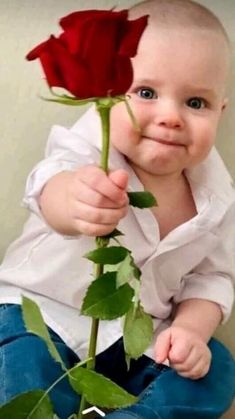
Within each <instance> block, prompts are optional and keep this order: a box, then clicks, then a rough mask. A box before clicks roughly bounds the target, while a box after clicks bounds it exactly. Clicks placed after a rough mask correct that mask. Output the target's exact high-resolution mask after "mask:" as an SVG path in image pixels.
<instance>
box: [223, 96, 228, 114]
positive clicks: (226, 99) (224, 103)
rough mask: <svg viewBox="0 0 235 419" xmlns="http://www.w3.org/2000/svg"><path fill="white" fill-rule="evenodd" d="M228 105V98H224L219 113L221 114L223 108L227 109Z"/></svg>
mask: <svg viewBox="0 0 235 419" xmlns="http://www.w3.org/2000/svg"><path fill="white" fill-rule="evenodd" d="M227 105H228V98H227V97H226V98H224V100H223V102H222V106H221V112H223V111H224V110H225V108H227Z"/></svg>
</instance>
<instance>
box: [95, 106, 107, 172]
mask: <svg viewBox="0 0 235 419" xmlns="http://www.w3.org/2000/svg"><path fill="white" fill-rule="evenodd" d="M96 109H97V111H98V112H99V115H100V118H101V125H102V150H101V161H100V167H101V168H102V169H103V170H104V171H105V172H106V173H107V172H108V158H109V138H110V111H111V106H110V107H107V106H102V105H100V104H97V107H96Z"/></svg>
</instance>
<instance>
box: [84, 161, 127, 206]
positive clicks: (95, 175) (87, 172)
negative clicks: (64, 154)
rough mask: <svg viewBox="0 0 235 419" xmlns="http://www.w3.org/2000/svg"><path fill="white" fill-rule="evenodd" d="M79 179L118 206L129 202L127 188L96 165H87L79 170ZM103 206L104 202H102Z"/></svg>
mask: <svg viewBox="0 0 235 419" xmlns="http://www.w3.org/2000/svg"><path fill="white" fill-rule="evenodd" d="M78 173H79V181H80V182H82V183H84V184H85V185H87V186H88V187H89V188H90V189H91V190H92V191H94V192H97V193H98V194H100V195H102V196H103V197H104V198H107V199H108V200H110V201H113V203H114V204H115V205H116V206H118V205H120V206H123V205H125V204H127V194H126V191H125V189H123V188H121V187H120V186H118V185H117V183H114V182H113V181H112V179H110V178H109V177H108V176H107V175H106V173H105V172H104V171H103V170H102V169H100V168H99V167H95V166H87V167H86V168H83V170H82V171H81V172H79V171H78ZM101 205H102V206H103V203H102V202H101Z"/></svg>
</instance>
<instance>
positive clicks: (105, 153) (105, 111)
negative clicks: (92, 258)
mask: <svg viewBox="0 0 235 419" xmlns="http://www.w3.org/2000/svg"><path fill="white" fill-rule="evenodd" d="M111 107H112V104H110V105H109V106H107V105H106V106H105V105H102V103H101V102H100V101H97V103H96V109H97V111H98V113H99V115H100V118H101V126H102V149H101V160H100V167H101V168H102V169H103V170H104V171H105V172H106V173H107V172H108V159H109V137H110V110H111ZM96 242H97V248H100V247H105V246H107V244H108V243H107V240H106V241H104V242H102V237H101V238H100V240H97V241H96ZM103 271H104V265H102V264H97V265H96V273H95V278H98V277H99V276H100V275H102V273H103ZM98 329H99V320H98V319H92V324H91V333H90V342H89V350H88V358H90V361H89V362H88V363H87V368H88V369H90V370H93V369H94V368H95V356H96V346H97V336H98ZM85 408H86V399H85V397H84V395H82V397H81V402H80V407H79V413H78V419H82V417H83V414H82V412H83V410H84V409H85Z"/></svg>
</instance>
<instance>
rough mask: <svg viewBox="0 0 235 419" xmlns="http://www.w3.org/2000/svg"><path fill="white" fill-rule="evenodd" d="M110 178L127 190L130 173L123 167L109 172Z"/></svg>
mask: <svg viewBox="0 0 235 419" xmlns="http://www.w3.org/2000/svg"><path fill="white" fill-rule="evenodd" d="M109 179H110V180H111V181H112V182H113V183H115V185H116V186H118V187H119V188H120V189H123V190H125V189H126V188H127V183H128V173H127V172H126V171H125V170H123V169H118V170H115V172H110V173H109Z"/></svg>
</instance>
